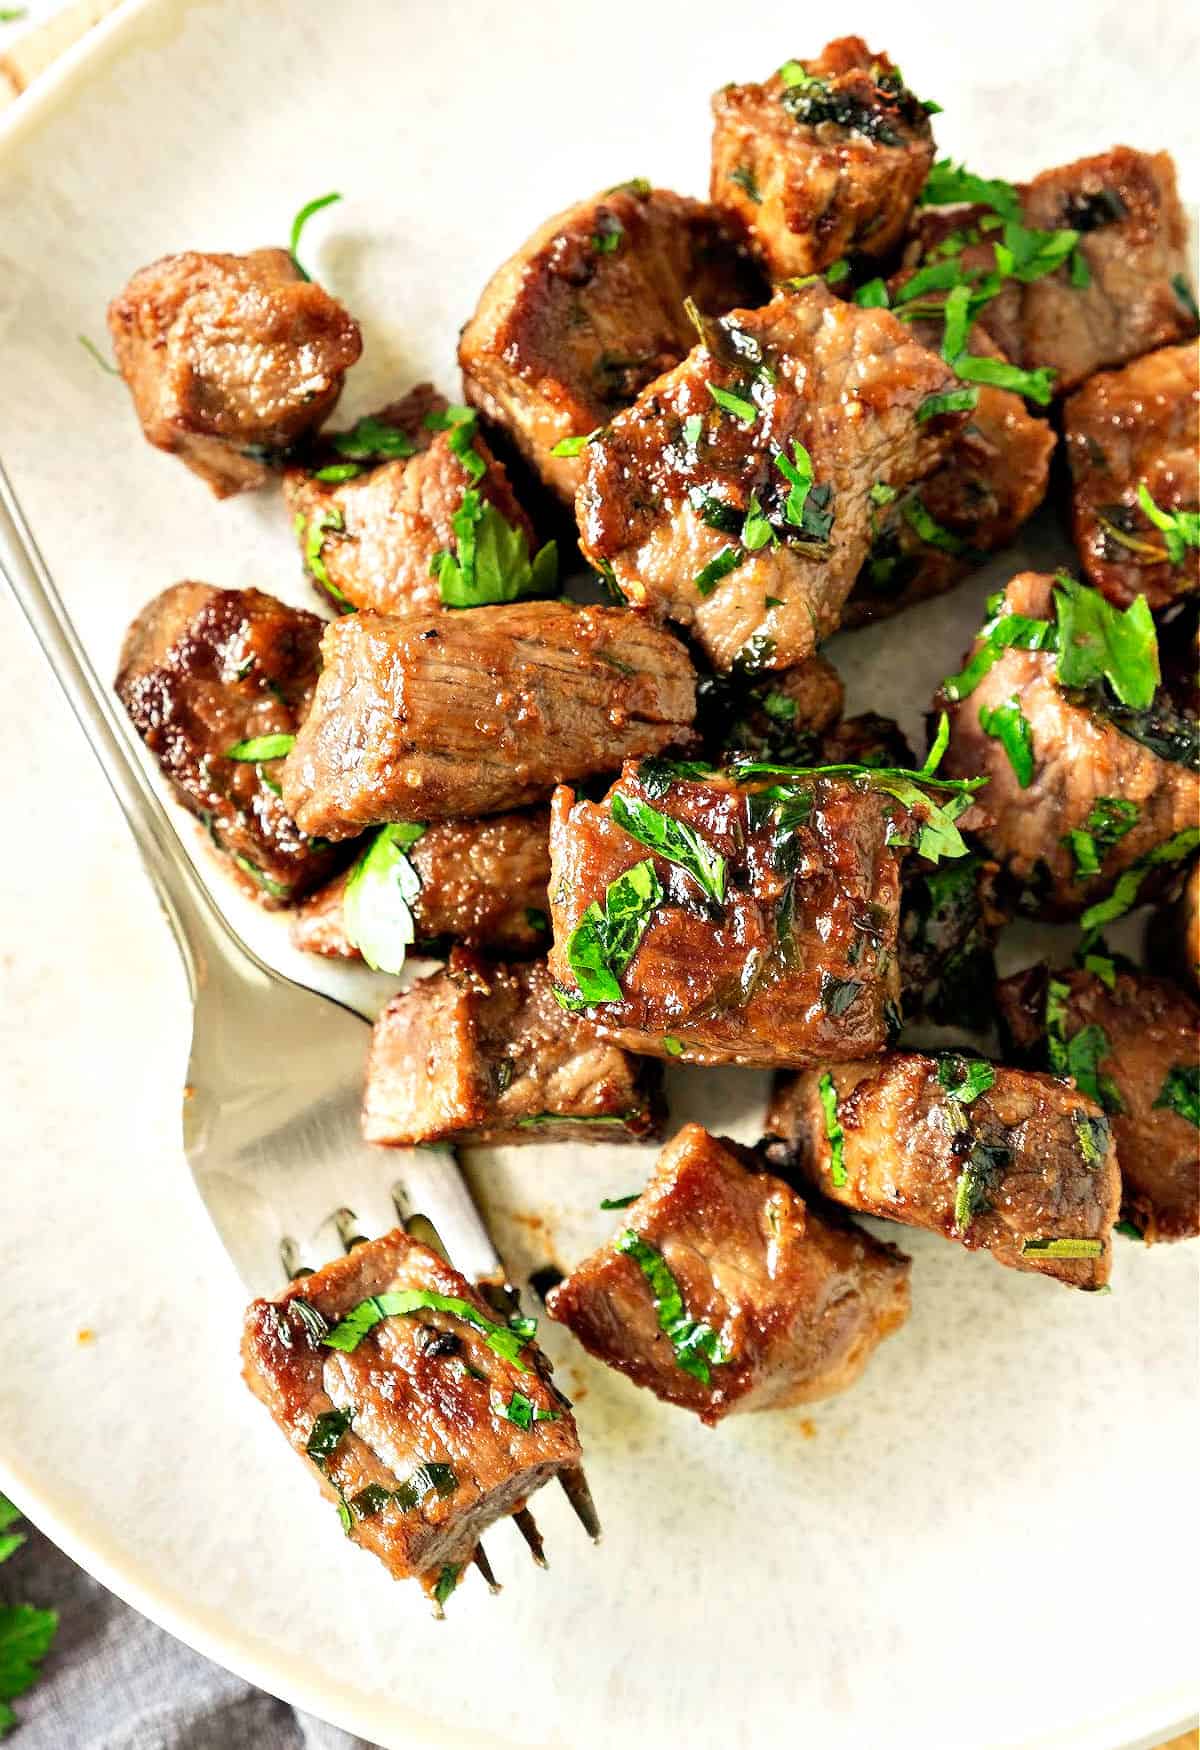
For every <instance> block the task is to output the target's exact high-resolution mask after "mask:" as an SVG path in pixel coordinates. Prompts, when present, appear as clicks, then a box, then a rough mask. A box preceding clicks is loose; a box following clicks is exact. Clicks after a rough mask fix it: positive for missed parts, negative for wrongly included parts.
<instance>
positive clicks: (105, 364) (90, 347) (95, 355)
mask: <svg viewBox="0 0 1200 1750" xmlns="http://www.w3.org/2000/svg"><path fill="white" fill-rule="evenodd" d="M75 338H76V340H77V341H78V342H79V344H80V346H81V347H82V348H83V350H84V352H86V353H87V354H88V356H89V357H90V358H92V359H94V361H95V362H96V364H98V365H99V366H100V369H101V370H102V371H107V372H108V374H109V376H110V377H119V376H120V375H121V373H120V371H119V370H118V369H117V367H116V365H114V364H112V363H111V362H110V361H109V360H108V359H106V358H105V356H104V354H103V353H102V352H101V351H100V348H99V347H98V346H97V345H96V342H95V341H94V340H89V339H88V337H87V335H86V334H77V335H76V336H75ZM0 1498H2V1497H0Z"/></svg>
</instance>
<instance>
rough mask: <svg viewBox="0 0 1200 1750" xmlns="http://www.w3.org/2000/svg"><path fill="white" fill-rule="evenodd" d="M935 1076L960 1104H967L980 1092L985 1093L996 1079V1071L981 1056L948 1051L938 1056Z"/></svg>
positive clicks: (977, 1096) (976, 1097)
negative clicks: (966, 1055)
mask: <svg viewBox="0 0 1200 1750" xmlns="http://www.w3.org/2000/svg"><path fill="white" fill-rule="evenodd" d="M937 1077H938V1081H939V1083H940V1084H941V1086H942V1087H943V1088H944V1089H945V1090H946V1092H947V1094H949V1095H950V1097H951V1099H953V1100H957V1101H958V1103H959V1105H960V1106H969V1105H970V1103H971V1101H972V1100H977V1099H978V1098H979V1096H980V1094H986V1093H987V1091H988V1089H989V1088H990V1087H991V1086H992V1084H993V1083H994V1082H995V1080H996V1072H995V1070H994V1069H993V1067H992V1065H991V1064H990V1063H987V1062H985V1061H984V1059H983V1058H982V1057H963V1056H961V1055H960V1054H959V1053H957V1052H954V1053H948V1054H947V1055H946V1056H944V1057H939V1059H938V1068H937Z"/></svg>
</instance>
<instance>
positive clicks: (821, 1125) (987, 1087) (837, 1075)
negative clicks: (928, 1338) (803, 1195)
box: [767, 1051, 1121, 1288]
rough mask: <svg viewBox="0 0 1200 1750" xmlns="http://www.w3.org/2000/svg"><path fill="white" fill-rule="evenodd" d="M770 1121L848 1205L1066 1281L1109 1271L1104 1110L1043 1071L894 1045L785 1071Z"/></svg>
mask: <svg viewBox="0 0 1200 1750" xmlns="http://www.w3.org/2000/svg"><path fill="white" fill-rule="evenodd" d="M767 1129H768V1131H771V1132H773V1133H774V1134H775V1135H777V1136H780V1137H782V1138H783V1139H784V1141H785V1142H786V1143H788V1144H790V1145H791V1147H792V1149H793V1150H794V1162H795V1167H796V1170H797V1172H798V1173H799V1174H800V1175H801V1177H802V1178H803V1179H804V1180H805V1181H806V1182H807V1183H808V1184H809V1185H811V1186H812V1187H813V1189H814V1190H817V1191H820V1192H822V1193H823V1194H824V1195H825V1196H826V1197H830V1198H832V1199H833V1200H834V1201H835V1202H837V1203H842V1204H845V1206H846V1207H847V1208H848V1209H856V1210H859V1211H861V1213H862V1214H864V1215H878V1216H886V1217H890V1218H891V1219H892V1220H893V1221H902V1222H905V1223H906V1224H907V1225H908V1226H910V1227H925V1228H929V1229H931V1230H932V1232H934V1233H940V1234H943V1235H944V1236H945V1238H946V1239H951V1240H957V1241H958V1242H959V1244H960V1245H963V1246H966V1247H967V1248H968V1250H970V1251H976V1250H979V1249H983V1250H985V1251H989V1252H991V1254H992V1256H993V1257H994V1258H995V1259H996V1260H997V1262H998V1263H1001V1264H1007V1265H1008V1266H1009V1267H1010V1268H1011V1269H1014V1270H1037V1271H1040V1272H1041V1273H1042V1274H1044V1275H1048V1276H1056V1277H1057V1278H1058V1279H1059V1281H1061V1282H1065V1283H1067V1284H1068V1285H1069V1286H1071V1287H1074V1288H1101V1287H1103V1285H1104V1283H1106V1282H1107V1281H1108V1274H1109V1269H1110V1266H1111V1262H1112V1225H1113V1222H1114V1221H1115V1220H1116V1218H1117V1209H1118V1205H1119V1203H1120V1197H1121V1177H1120V1174H1119V1173H1118V1171H1117V1156H1116V1150H1115V1149H1114V1147H1113V1143H1112V1136H1111V1133H1110V1131H1109V1126H1108V1120H1107V1119H1106V1118H1105V1116H1104V1113H1103V1111H1102V1110H1101V1108H1100V1107H1099V1106H1098V1105H1097V1104H1096V1102H1095V1101H1094V1100H1090V1099H1088V1098H1087V1097H1086V1096H1085V1095H1084V1094H1082V1093H1080V1092H1077V1091H1076V1090H1075V1089H1074V1088H1071V1087H1069V1086H1068V1085H1067V1084H1066V1083H1064V1082H1061V1081H1056V1080H1055V1079H1054V1078H1053V1077H1051V1076H1044V1075H1035V1074H1033V1073H1032V1072H1029V1071H1025V1070H1014V1069H1000V1068H993V1066H992V1065H991V1064H987V1063H984V1062H983V1061H982V1060H981V1059H977V1058H963V1057H958V1056H955V1055H953V1054H948V1055H946V1056H943V1057H940V1058H939V1057H923V1056H919V1055H918V1054H917V1053H916V1052H910V1051H897V1052H891V1053H889V1054H888V1055H887V1056H886V1057H881V1058H877V1059H876V1060H875V1061H874V1062H872V1063H847V1064H831V1065H830V1066H829V1067H828V1068H826V1069H821V1070H818V1069H810V1070H805V1071H804V1072H803V1073H802V1074H801V1075H798V1076H792V1077H789V1078H787V1079H786V1080H784V1081H783V1082H781V1083H780V1085H779V1086H778V1088H777V1089H776V1091H775V1095H774V1098H773V1099H772V1101H771V1106H770V1110H769V1111H768V1113H767Z"/></svg>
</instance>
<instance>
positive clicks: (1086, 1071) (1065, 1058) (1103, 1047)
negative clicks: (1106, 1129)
mask: <svg viewBox="0 0 1200 1750" xmlns="http://www.w3.org/2000/svg"><path fill="white" fill-rule="evenodd" d="M1070 1000H1071V987H1070V985H1068V984H1065V983H1064V982H1063V981H1062V980H1061V979H1058V978H1052V979H1050V980H1049V981H1048V982H1047V985H1046V1055H1047V1061H1048V1062H1049V1065H1050V1071H1051V1074H1052V1075H1056V1076H1064V1077H1069V1078H1070V1079H1071V1080H1072V1081H1073V1082H1074V1083H1075V1086H1076V1087H1077V1088H1078V1089H1079V1091H1080V1093H1081V1094H1086V1095H1087V1096H1088V1098H1089V1099H1091V1100H1095V1102H1096V1104H1097V1105H1098V1106H1102V1107H1103V1108H1104V1110H1105V1111H1106V1112H1123V1111H1124V1110H1125V1103H1124V1101H1123V1100H1122V1099H1121V1094H1120V1090H1119V1089H1118V1087H1117V1084H1116V1082H1115V1081H1114V1080H1113V1078H1112V1077H1111V1076H1110V1075H1104V1074H1102V1073H1101V1070H1100V1065H1101V1064H1102V1063H1103V1062H1104V1060H1105V1059H1106V1058H1108V1057H1111V1056H1112V1042H1111V1040H1110V1039H1109V1037H1108V1034H1107V1033H1106V1032H1105V1031H1104V1028H1103V1027H1101V1026H1099V1025H1098V1024H1097V1023H1096V1022H1094V1021H1093V1022H1092V1023H1091V1024H1090V1025H1089V1026H1087V1027H1081V1028H1080V1029H1079V1030H1078V1031H1077V1032H1075V1033H1074V1034H1072V1035H1071V1036H1070V1037H1069V1038H1068V1036H1067V1019H1068V1012H1069V1004H1070Z"/></svg>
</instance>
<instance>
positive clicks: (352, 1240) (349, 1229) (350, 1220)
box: [333, 1204, 367, 1252]
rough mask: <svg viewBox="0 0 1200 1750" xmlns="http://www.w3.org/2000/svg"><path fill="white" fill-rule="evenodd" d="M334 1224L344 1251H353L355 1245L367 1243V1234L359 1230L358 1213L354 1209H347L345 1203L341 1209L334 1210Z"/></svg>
mask: <svg viewBox="0 0 1200 1750" xmlns="http://www.w3.org/2000/svg"><path fill="white" fill-rule="evenodd" d="M333 1225H334V1226H335V1227H336V1228H337V1235H338V1239H339V1240H341V1242H342V1248H343V1250H344V1251H347V1252H352V1251H353V1250H354V1248H355V1246H363V1245H365V1244H366V1243H367V1236H366V1235H365V1234H361V1233H359V1231H358V1217H357V1215H355V1213H354V1211H353V1210H352V1209H347V1208H346V1207H345V1205H344V1204H343V1206H342V1208H341V1209H336V1210H335V1211H334V1214H333Z"/></svg>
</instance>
